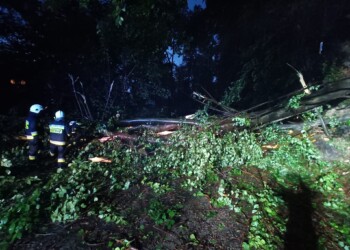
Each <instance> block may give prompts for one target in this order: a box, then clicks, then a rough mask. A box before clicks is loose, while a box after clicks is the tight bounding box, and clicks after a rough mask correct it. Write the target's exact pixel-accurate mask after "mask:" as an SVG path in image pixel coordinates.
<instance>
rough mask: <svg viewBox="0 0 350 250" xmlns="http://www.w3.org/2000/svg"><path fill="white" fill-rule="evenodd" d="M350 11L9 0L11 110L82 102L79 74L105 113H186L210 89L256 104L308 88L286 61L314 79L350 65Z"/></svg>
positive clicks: (297, 4) (342, 2) (316, 2)
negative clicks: (196, 96) (196, 93)
mask: <svg viewBox="0 0 350 250" xmlns="http://www.w3.org/2000/svg"><path fill="white" fill-rule="evenodd" d="M349 16H350V2H349V1H347V0H338V1H336V2H334V1H325V0H322V1H321V0H310V1H301V0H295V1H287V2H285V1H276V0H269V1H261V0H259V1H258V0H252V1H229V0H227V1H217V0H215V1H214V0H207V1H206V7H205V8H204V9H203V8H201V7H199V6H198V7H195V9H194V10H193V11H190V10H188V8H187V1H185V0H174V1H165V0H152V1H144V0H136V1H135V0H111V1H109V0H73V1H72V0H59V1H58V0H28V1H13V0H5V1H2V3H1V4H0V67H1V72H2V73H1V76H0V81H1V83H0V84H1V85H0V86H1V90H0V95H1V96H0V97H1V102H2V105H1V112H5V113H8V112H10V113H14V114H22V113H23V112H26V111H27V110H26V109H27V106H28V105H29V104H30V103H32V102H42V103H44V104H45V105H52V106H55V107H61V108H64V109H66V110H67V111H69V112H77V111H78V109H77V106H76V101H75V97H74V95H73V91H72V84H71V81H70V79H69V77H68V74H71V75H72V76H74V79H77V77H79V79H78V80H77V82H76V84H77V88H78V91H79V92H80V93H83V91H84V93H85V96H86V98H87V101H88V104H89V105H90V107H91V109H92V113H93V114H94V118H96V119H102V118H108V117H109V116H110V115H111V114H114V113H115V112H117V111H119V112H121V113H122V114H123V115H125V116H128V117H134V116H171V115H184V114H187V113H188V112H193V111H194V110H196V109H197V108H198V107H199V106H198V105H197V104H196V103H195V102H194V101H193V100H192V99H191V95H192V92H193V91H199V92H201V93H205V92H204V91H205V90H206V91H208V92H209V93H210V94H211V95H213V97H214V98H216V99H217V100H218V101H222V102H224V103H225V104H227V105H231V106H233V107H236V108H243V107H249V106H253V105H255V104H258V103H260V102H263V101H267V100H271V99H274V98H276V97H278V96H280V95H283V94H285V93H288V92H290V91H293V90H295V89H298V88H300V83H299V82H298V78H297V76H296V74H295V72H294V71H293V70H292V69H291V68H290V67H288V66H287V63H289V64H290V65H293V66H294V67H295V68H297V69H298V70H300V71H301V72H302V73H303V74H304V77H305V79H306V81H308V82H310V83H313V82H318V81H321V80H324V79H325V78H326V79H327V76H328V77H329V76H333V75H334V74H338V73H339V72H340V71H341V70H343V71H344V70H346V66H347V63H348V61H347V56H348V54H347V52H348V51H347V49H348V46H349V44H348V39H349V32H348V31H349V30H350V29H349V28H350V27H349V26H350V17H349ZM321 44H322V46H321ZM179 56H180V57H181V58H182V63H181V64H179V62H178V60H177V58H178V57H179ZM11 80H13V81H14V82H13V83H14V84H11V83H10V81H11ZM21 81H22V82H21ZM23 81H25V82H23ZM80 81H81V83H82V84H80ZM82 86H83V88H82ZM79 98H80V97H79ZM7 99H8V100H7ZM24 109H25V111H23V110H24ZM77 114H78V113H77Z"/></svg>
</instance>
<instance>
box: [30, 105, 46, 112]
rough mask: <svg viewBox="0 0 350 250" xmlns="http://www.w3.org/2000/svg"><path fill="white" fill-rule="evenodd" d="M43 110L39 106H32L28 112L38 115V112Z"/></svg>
mask: <svg viewBox="0 0 350 250" xmlns="http://www.w3.org/2000/svg"><path fill="white" fill-rule="evenodd" d="M43 109H44V108H43V106H41V105H40V104H33V105H32V106H30V109H29V111H30V112H32V113H35V114H39V113H40V111H42V110H43Z"/></svg>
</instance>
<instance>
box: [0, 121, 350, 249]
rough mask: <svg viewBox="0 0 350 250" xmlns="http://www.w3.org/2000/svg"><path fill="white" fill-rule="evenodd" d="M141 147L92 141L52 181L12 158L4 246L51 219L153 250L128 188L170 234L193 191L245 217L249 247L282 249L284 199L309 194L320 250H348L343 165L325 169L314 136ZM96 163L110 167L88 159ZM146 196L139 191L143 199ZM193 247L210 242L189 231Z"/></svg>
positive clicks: (188, 131) (177, 139) (20, 151)
mask: <svg viewBox="0 0 350 250" xmlns="http://www.w3.org/2000/svg"><path fill="white" fill-rule="evenodd" d="M143 141H144V143H143V144H137V145H136V144H130V145H123V144H122V143H120V142H119V141H117V140H114V141H110V142H106V143H104V144H102V143H100V142H98V141H97V140H94V141H91V142H90V143H88V144H87V145H85V146H84V147H82V149H81V150H80V151H77V152H76V155H74V157H73V156H71V157H72V160H71V163H70V164H69V167H68V168H66V169H63V170H58V171H54V172H53V173H51V175H50V176H48V177H47V178H39V177H37V176H27V177H18V176H15V175H13V174H12V171H11V170H12V169H15V168H21V166H22V165H25V156H24V155H25V150H24V148H16V149H9V150H8V151H4V152H3V153H2V156H1V172H0V173H1V177H0V194H1V198H0V218H1V222H0V230H1V231H0V232H1V233H0V237H1V238H2V239H5V241H4V242H3V245H2V246H3V247H5V248H6V246H8V244H11V243H13V242H14V241H15V240H16V239H19V238H21V237H22V235H23V233H26V232H30V231H31V230H36V229H37V228H38V227H40V224H41V223H42V222H43V221H45V222H50V221H51V222H53V223H68V222H72V221H75V220H77V219H79V218H82V217H89V216H94V217H98V218H100V219H102V220H104V221H106V222H108V223H113V224H115V225H119V226H121V227H129V228H134V230H133V231H132V233H130V235H129V237H130V238H129V239H127V242H128V245H130V242H132V241H133V240H134V238H135V237H136V236H135V234H139V235H144V236H143V238H142V239H139V241H141V242H140V244H142V243H145V242H147V237H151V236H147V235H146V234H145V233H144V224H142V223H141V224H140V222H139V221H140V220H141V219H138V220H135V218H134V215H133V214H132V210H131V208H130V207H128V206H126V205H125V204H122V203H120V199H119V200H118V199H116V197H119V196H121V195H122V194H124V193H125V192H127V191H128V190H148V195H149V196H148V201H147V202H145V203H144V204H145V206H144V207H141V210H143V213H142V214H143V216H145V218H146V220H147V221H150V222H151V223H154V225H156V226H157V227H161V228H162V230H165V231H169V230H172V229H173V228H174V227H177V226H179V225H178V224H177V223H178V221H179V218H181V214H182V213H183V204H182V203H181V202H180V201H174V202H173V203H167V202H164V200H165V197H169V196H170V195H171V194H174V193H180V192H186V193H190V194H191V195H192V196H193V197H208V198H209V200H210V203H211V204H212V206H213V207H214V208H222V209H228V210H230V211H232V212H234V213H236V214H237V215H239V216H242V217H244V218H245V219H246V220H245V221H246V227H247V229H248V231H247V232H248V233H247V234H245V236H244V237H242V239H240V241H241V244H242V247H243V248H244V249H280V248H283V246H284V244H285V235H286V233H287V230H288V228H287V227H288V225H287V224H288V219H289V214H288V209H289V208H288V202H287V201H286V199H285V196H284V195H283V194H284V193H286V192H287V191H288V192H291V193H298V192H300V190H301V189H302V187H307V188H308V189H309V190H310V192H312V193H313V194H314V196H313V197H315V198H314V199H313V200H312V201H311V203H312V206H313V209H314V214H313V217H314V218H313V219H314V227H315V228H316V229H317V234H318V235H317V236H318V243H317V244H318V247H319V248H321V249H323V248H327V249H349V246H350V211H349V210H350V206H349V204H348V203H347V201H346V199H345V194H344V189H343V184H342V182H340V181H339V178H340V176H339V174H337V173H336V171H334V170H335V168H336V167H337V163H329V162H324V161H322V160H321V159H320V157H319V153H318V152H317V150H316V149H315V147H314V145H313V144H312V143H311V140H310V138H309V135H308V134H307V133H306V132H304V133H302V134H300V135H299V136H291V135H289V134H287V133H285V132H283V131H280V130H278V129H277V128H276V127H274V126H271V127H268V128H266V129H263V130H262V131H260V132H259V133H257V132H250V131H248V130H244V129H242V130H241V131H235V132H229V133H225V134H221V133H220V130H219V129H215V128H207V129H204V130H203V131H200V132H199V131H197V130H195V129H193V128H185V129H183V130H181V131H178V132H176V133H174V135H173V136H172V137H171V138H170V139H169V140H167V141H166V142H163V141H160V140H159V141H158V142H152V144H151V143H147V137H145V138H144V139H143ZM267 145H269V146H270V148H269V149H268V147H266V146H267ZM94 156H103V157H106V158H108V159H110V160H111V161H112V163H93V162H91V161H89V160H88V158H90V157H94ZM144 196H146V194H145V193H143V192H140V193H139V194H138V195H137V198H138V199H140V200H141V199H142V198H143V197H144ZM149 198H150V199H149ZM211 216H215V213H213V214H212V215H211ZM135 228H136V229H135ZM133 234H134V235H133ZM194 239H195V240H194ZM187 240H188V242H185V244H192V245H198V244H200V243H201V241H202V240H204V239H200V238H199V237H198V236H197V237H196V236H195V234H194V233H190V234H189V235H188V238H187ZM143 241H144V242H143ZM119 242H120V241H119ZM118 244H119V243H117V241H113V242H110V243H109V244H108V246H109V247H110V248H117V247H120V249H121V247H122V246H121V245H120V244H119V245H118ZM131 244H132V243H131ZM213 244H214V243H213ZM214 245H215V244H214ZM124 249H127V247H125V248H124Z"/></svg>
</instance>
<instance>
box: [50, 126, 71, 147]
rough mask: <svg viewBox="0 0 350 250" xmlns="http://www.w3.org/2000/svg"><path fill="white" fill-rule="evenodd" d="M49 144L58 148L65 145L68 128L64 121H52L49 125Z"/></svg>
mask: <svg viewBox="0 0 350 250" xmlns="http://www.w3.org/2000/svg"><path fill="white" fill-rule="evenodd" d="M49 127H50V143H51V144H54V145H58V146H63V145H65V144H66V141H67V137H68V133H69V128H68V126H67V125H66V124H65V122H64V121H62V120H61V121H54V122H52V123H51V124H50V126H49Z"/></svg>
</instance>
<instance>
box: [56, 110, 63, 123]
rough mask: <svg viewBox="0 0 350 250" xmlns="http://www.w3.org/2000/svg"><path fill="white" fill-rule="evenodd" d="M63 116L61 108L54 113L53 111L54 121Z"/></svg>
mask: <svg viewBox="0 0 350 250" xmlns="http://www.w3.org/2000/svg"><path fill="white" fill-rule="evenodd" d="M63 118H64V113H63V111H61V110H58V111H57V112H56V113H55V120H56V121H60V120H62V119H63Z"/></svg>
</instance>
